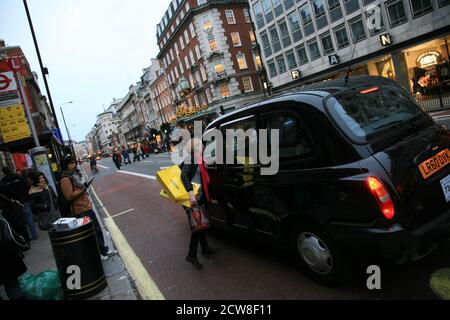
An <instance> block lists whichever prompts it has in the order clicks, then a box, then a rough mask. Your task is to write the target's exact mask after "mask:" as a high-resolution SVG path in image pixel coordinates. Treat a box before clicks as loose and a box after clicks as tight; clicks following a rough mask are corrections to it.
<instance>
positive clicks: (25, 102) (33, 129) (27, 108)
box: [15, 72, 41, 147]
mask: <svg viewBox="0 0 450 320" xmlns="http://www.w3.org/2000/svg"><path fill="white" fill-rule="evenodd" d="M15 74H16V78H17V83H18V84H19V88H20V93H21V94H22V100H23V105H24V106H25V112H26V114H27V118H28V122H29V123H30V128H31V135H32V136H33V139H34V144H35V145H36V147H40V146H41V144H40V143H39V137H38V134H37V132H36V126H35V125H34V121H33V117H32V115H31V111H30V105H29V104H28V99H27V96H26V94H25V89H24V87H23V83H22V75H21V74H20V72H15Z"/></svg>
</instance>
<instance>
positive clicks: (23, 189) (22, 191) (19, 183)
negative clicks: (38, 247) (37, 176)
mask: <svg viewBox="0 0 450 320" xmlns="http://www.w3.org/2000/svg"><path fill="white" fill-rule="evenodd" d="M2 171H3V173H4V174H5V176H4V177H3V178H2V182H4V183H6V184H7V185H9V186H10V187H11V189H13V190H14V191H15V192H16V193H17V194H18V195H19V197H20V198H19V199H17V200H18V201H19V202H20V203H22V205H23V208H22V214H23V215H24V217H25V219H26V221H27V225H28V229H29V231H30V234H31V239H33V240H36V239H37V238H38V237H39V234H38V230H37V228H36V224H35V223H34V221H33V213H32V211H31V204H30V197H29V196H28V191H29V190H30V185H29V184H28V182H27V180H26V179H25V178H24V177H22V176H21V175H19V174H17V173H12V171H11V169H10V168H9V167H3V168H2Z"/></svg>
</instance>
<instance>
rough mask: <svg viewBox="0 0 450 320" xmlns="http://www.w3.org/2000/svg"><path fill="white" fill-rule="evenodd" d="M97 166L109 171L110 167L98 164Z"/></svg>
mask: <svg viewBox="0 0 450 320" xmlns="http://www.w3.org/2000/svg"><path fill="white" fill-rule="evenodd" d="M97 166H99V167H100V168H103V169H109V167H105V166H102V165H101V164H97Z"/></svg>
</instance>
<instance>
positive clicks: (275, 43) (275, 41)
mask: <svg viewBox="0 0 450 320" xmlns="http://www.w3.org/2000/svg"><path fill="white" fill-rule="evenodd" d="M269 33H270V38H271V39H272V47H273V52H274V53H277V52H278V51H280V50H281V43H280V37H279V36H278V31H277V28H276V27H275V26H273V27H272V28H271V29H269Z"/></svg>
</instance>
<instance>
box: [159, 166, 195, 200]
mask: <svg viewBox="0 0 450 320" xmlns="http://www.w3.org/2000/svg"><path fill="white" fill-rule="evenodd" d="M156 179H157V180H158V182H159V183H160V184H161V185H162V187H163V190H162V191H161V193H160V195H161V196H163V197H165V198H168V199H170V200H172V201H174V202H177V203H179V202H180V203H179V204H181V205H184V206H186V207H190V202H189V193H188V192H187V191H186V188H185V187H184V185H183V182H182V181H181V170H180V167H178V166H177V165H174V166H172V167H169V168H166V169H163V170H160V171H158V172H157V173H156ZM192 185H193V187H194V190H193V191H194V195H195V196H197V194H198V191H199V189H200V185H199V184H197V183H193V184H192ZM163 191H164V192H163ZM186 200H187V202H189V205H185V204H186Z"/></svg>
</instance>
